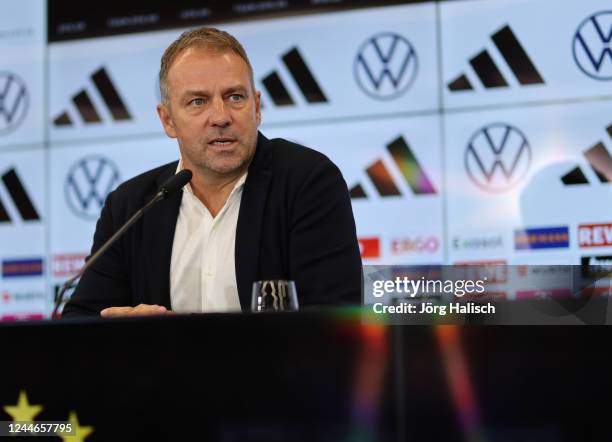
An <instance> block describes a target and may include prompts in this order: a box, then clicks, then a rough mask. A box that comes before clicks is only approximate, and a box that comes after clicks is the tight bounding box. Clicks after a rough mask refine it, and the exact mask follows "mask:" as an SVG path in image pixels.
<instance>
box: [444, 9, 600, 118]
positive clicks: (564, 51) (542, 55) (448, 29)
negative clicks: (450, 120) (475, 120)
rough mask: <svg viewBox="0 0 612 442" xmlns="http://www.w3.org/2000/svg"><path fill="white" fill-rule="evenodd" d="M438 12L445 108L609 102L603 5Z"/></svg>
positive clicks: (445, 10) (448, 10) (446, 10)
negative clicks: (585, 99) (606, 98)
mask: <svg viewBox="0 0 612 442" xmlns="http://www.w3.org/2000/svg"><path fill="white" fill-rule="evenodd" d="M565 6H567V7H565ZM440 11H441V23H440V25H441V34H442V44H441V47H442V60H443V62H442V66H443V67H444V72H443V92H442V94H443V97H444V103H445V106H446V107H447V108H448V109H456V108H466V107H470V106H487V105H500V104H511V103H512V104H522V103H529V102H536V101H546V100H551V101H555V100H562V99H570V98H577V97H581V98H583V97H600V96H602V95H607V96H610V95H611V93H610V84H609V82H610V81H611V80H612V51H611V50H610V43H611V42H612V11H610V8H609V4H608V3H606V2H605V1H603V0H585V1H581V2H571V4H567V5H564V8H563V9H559V8H558V3H557V2H555V1H554V0H543V1H538V2H533V1H529V0H518V1H517V0H499V1H496V2H495V4H494V5H492V4H491V3H490V2H472V1H453V2H441V3H440ZM544 17H545V18H544ZM543 18H544V19H543ZM542 20H545V22H546V31H545V32H543V31H542V24H543V22H542ZM457 36H461V38H457ZM553 41H556V42H564V44H554V43H551V42H553Z"/></svg>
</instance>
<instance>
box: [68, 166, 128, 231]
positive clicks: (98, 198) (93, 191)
mask: <svg viewBox="0 0 612 442" xmlns="http://www.w3.org/2000/svg"><path fill="white" fill-rule="evenodd" d="M120 181H121V178H120V176H119V169H118V168H117V166H115V164H114V163H113V162H111V161H110V160H109V159H108V158H104V157H102V156H95V155H94V156H89V157H85V158H82V159H80V160H78V161H77V162H76V163H74V164H73V165H72V167H71V168H70V171H69V172H68V176H67V177H66V184H65V188H64V193H65V196H66V201H67V203H68V207H70V209H71V210H72V212H73V213H74V214H75V215H77V216H78V217H81V218H84V219H87V220H96V219H97V218H98V216H99V215H100V210H102V206H103V205H104V201H105V200H106V197H107V196H108V194H109V193H110V192H111V191H112V190H113V189H114V188H115V187H116V186H117V185H118V184H119V182H120Z"/></svg>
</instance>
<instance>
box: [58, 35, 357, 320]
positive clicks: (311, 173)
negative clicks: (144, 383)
mask: <svg viewBox="0 0 612 442" xmlns="http://www.w3.org/2000/svg"><path fill="white" fill-rule="evenodd" d="M159 80H160V88H161V97H162V103H160V104H159V105H158V106H157V112H158V114H159V118H160V120H161V122H162V125H163V127H164V130H165V132H166V134H167V135H168V136H169V137H171V138H176V139H177V141H178V145H179V150H180V160H179V161H178V162H174V163H171V164H168V165H165V166H161V167H158V168H156V169H153V170H150V171H148V172H145V173H143V174H142V175H139V176H137V177H135V178H133V179H131V180H129V181H127V182H125V183H124V184H122V185H121V186H119V187H118V188H117V189H116V190H115V191H114V192H112V193H111V194H110V195H109V196H108V198H107V200H106V203H105V205H104V208H103V209H102V213H101V215H100V219H99V220H98V223H97V226H96V232H95V235H94V241H93V247H92V254H93V253H95V252H96V251H97V250H98V249H99V248H100V247H101V246H102V245H103V244H104V243H105V242H106V241H107V240H108V239H109V238H110V237H111V236H112V235H113V233H115V232H116V231H117V230H118V229H119V228H120V227H121V226H122V225H123V224H124V223H125V222H126V221H127V220H128V219H129V218H130V217H131V216H132V215H133V214H134V212H136V211H137V210H138V209H139V208H140V207H142V206H144V205H145V204H146V203H147V202H148V201H149V200H150V199H151V197H152V196H153V195H154V194H155V193H156V192H157V190H158V188H159V186H160V184H161V183H162V182H164V181H166V180H167V179H168V178H169V177H171V176H172V175H173V174H176V173H177V172H179V171H180V170H182V169H188V170H191V171H192V173H193V178H192V179H191V182H190V183H189V184H187V185H186V186H185V187H184V188H183V191H182V192H176V193H175V194H174V195H173V196H171V197H169V198H168V199H166V200H163V201H161V202H160V203H158V204H157V205H156V206H155V207H153V208H152V209H151V210H150V211H148V212H147V213H146V214H145V215H144V216H143V218H142V219H140V220H139V221H138V222H137V223H136V224H135V225H134V226H133V227H132V228H131V229H130V230H129V231H128V232H127V233H126V234H125V235H124V236H123V237H122V238H121V239H119V240H118V241H117V242H116V243H114V245H113V246H112V247H110V248H109V249H108V250H107V251H106V252H105V253H104V254H102V255H101V256H100V259H99V260H97V261H96V262H95V263H94V264H93V265H92V267H90V268H89V269H88V270H87V271H86V272H85V273H84V275H83V277H82V278H81V280H80V282H79V284H78V286H77V288H76V290H75V292H74V294H73V295H72V298H71V299H70V301H69V302H68V303H67V305H66V307H65V308H64V312H63V315H62V316H64V317H70V316H77V315H98V314H101V315H102V316H104V317H113V316H125V315H148V314H167V313H170V312H179V313H187V312H190V313H193V312H232V311H241V310H242V311H248V310H249V309H250V305H251V287H252V284H253V282H254V281H257V280H267V279H288V280H293V281H295V284H296V288H297V293H298V300H299V304H300V306H302V307H304V306H306V307H308V306H320V305H339V304H359V303H360V301H361V260H360V256H359V247H358V244H357V238H356V233H355V221H354V219H353V214H352V210H351V203H350V198H349V194H348V190H347V186H346V183H345V182H344V179H343V178H342V175H341V174H340V171H339V170H338V168H337V167H336V166H335V165H334V164H333V163H332V162H331V161H330V160H329V159H328V158H327V157H326V156H324V155H322V154H321V153H318V152H316V151H314V150H311V149H308V148H306V147H302V146H298V145H296V144H293V143H290V142H288V141H286V140H282V139H273V140H268V139H267V138H266V137H264V136H263V135H262V134H261V133H259V132H258V127H259V124H260V122H261V104H260V93H259V92H257V91H256V90H255V85H254V81H253V69H252V67H251V64H250V62H249V59H248V57H247V55H246V52H245V51H244V48H243V47H242V45H241V44H240V43H239V42H238V41H237V40H236V39H235V38H234V37H233V36H231V35H230V34H228V33H226V32H223V31H219V30H217V29H213V28H199V29H195V30H192V31H188V32H185V33H183V34H182V35H181V36H180V37H179V38H178V39H177V40H176V41H175V42H173V43H172V44H171V45H170V46H169V47H168V48H167V49H166V51H165V52H164V55H163V56H162V59H161V68H160V73H159Z"/></svg>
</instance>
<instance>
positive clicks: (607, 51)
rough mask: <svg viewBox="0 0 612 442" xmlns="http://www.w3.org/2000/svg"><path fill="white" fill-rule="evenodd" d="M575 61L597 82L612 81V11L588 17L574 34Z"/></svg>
mask: <svg viewBox="0 0 612 442" xmlns="http://www.w3.org/2000/svg"><path fill="white" fill-rule="evenodd" d="M572 51H573V55H574V60H575V61H576V64H577V65H578V67H579V68H580V70H581V71H582V72H584V73H585V74H586V75H588V76H589V77H591V78H593V79H595V80H612V11H601V12H598V13H596V14H593V15H591V16H589V17H587V18H586V19H585V20H584V21H583V22H582V23H580V26H579V27H578V30H577V31H576V33H575V34H574V42H573V46H572Z"/></svg>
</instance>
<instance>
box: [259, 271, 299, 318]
mask: <svg viewBox="0 0 612 442" xmlns="http://www.w3.org/2000/svg"><path fill="white" fill-rule="evenodd" d="M298 308H299V307H298V299H297V291H296V289H295V282H294V281H287V280H283V279H274V280H265V281H255V282H254V283H253V292H252V296H251V311H252V312H291V311H297V310H298Z"/></svg>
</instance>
